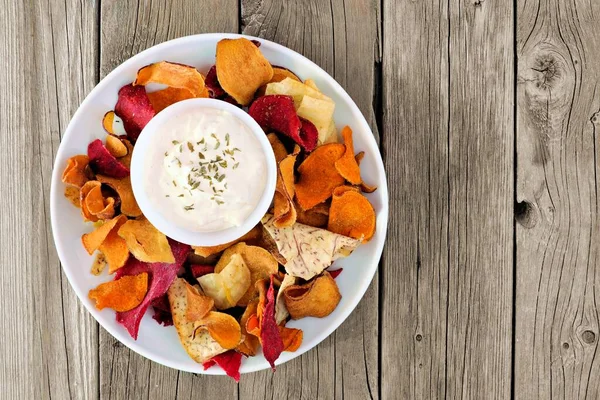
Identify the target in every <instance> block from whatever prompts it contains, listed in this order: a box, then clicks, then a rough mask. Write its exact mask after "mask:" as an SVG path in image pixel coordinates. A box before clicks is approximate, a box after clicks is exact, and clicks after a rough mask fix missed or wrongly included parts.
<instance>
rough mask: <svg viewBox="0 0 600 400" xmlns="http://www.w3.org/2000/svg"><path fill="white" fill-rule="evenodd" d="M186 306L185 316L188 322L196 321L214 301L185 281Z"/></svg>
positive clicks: (210, 308) (209, 308)
mask: <svg viewBox="0 0 600 400" xmlns="http://www.w3.org/2000/svg"><path fill="white" fill-rule="evenodd" d="M185 292H186V299H187V307H186V310H185V317H186V318H187V320H188V321H189V322H195V321H198V320H200V319H202V318H204V317H205V316H206V314H208V312H209V311H210V310H212V309H213V307H214V306H215V302H214V301H213V299H211V298H210V297H208V296H204V295H202V294H200V293H199V292H198V289H196V288H195V287H193V286H192V285H190V284H189V283H187V282H185Z"/></svg>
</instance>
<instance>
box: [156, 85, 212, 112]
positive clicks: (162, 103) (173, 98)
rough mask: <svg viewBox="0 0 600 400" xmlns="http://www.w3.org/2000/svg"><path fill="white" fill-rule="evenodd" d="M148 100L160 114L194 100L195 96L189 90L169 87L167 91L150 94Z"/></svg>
mask: <svg viewBox="0 0 600 400" xmlns="http://www.w3.org/2000/svg"><path fill="white" fill-rule="evenodd" d="M203 97H208V96H203ZM148 98H149V99H150V103H151V104H152V107H153V108H154V111H156V113H157V114H158V113H159V112H161V111H162V110H164V109H165V108H167V107H169V106H170V105H172V104H175V103H177V102H180V101H183V100H187V99H192V98H194V95H193V94H192V92H190V91H189V90H187V89H181V88H175V87H168V88H166V89H162V90H157V91H156V92H150V93H148Z"/></svg>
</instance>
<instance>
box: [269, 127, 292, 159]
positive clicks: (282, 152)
mask: <svg viewBox="0 0 600 400" xmlns="http://www.w3.org/2000/svg"><path fill="white" fill-rule="evenodd" d="M267 139H269V143H271V147H272V148H273V153H274V154H275V161H276V162H277V164H279V163H280V162H281V160H283V159H284V158H286V157H287V155H288V152H287V150H286V149H285V146H284V145H283V143H281V140H279V138H278V137H277V134H275V133H269V134H268V135H267Z"/></svg>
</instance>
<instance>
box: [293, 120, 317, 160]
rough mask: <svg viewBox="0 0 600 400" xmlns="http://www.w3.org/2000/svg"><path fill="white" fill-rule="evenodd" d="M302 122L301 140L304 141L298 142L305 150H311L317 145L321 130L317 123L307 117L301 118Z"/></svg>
mask: <svg viewBox="0 0 600 400" xmlns="http://www.w3.org/2000/svg"><path fill="white" fill-rule="evenodd" d="M300 121H301V122H302V128H301V129H300V140H301V141H302V143H298V142H297V143H298V144H299V145H300V146H301V147H302V148H303V149H304V150H305V151H307V152H311V151H313V150H314V149H315V148H316V147H317V141H318V140H319V131H318V130H317V128H316V127H315V125H314V124H313V123H312V122H310V121H309V120H307V119H304V118H300Z"/></svg>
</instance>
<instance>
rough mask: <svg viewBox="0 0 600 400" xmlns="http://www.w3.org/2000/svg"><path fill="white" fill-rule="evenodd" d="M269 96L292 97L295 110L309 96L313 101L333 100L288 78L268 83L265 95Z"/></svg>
mask: <svg viewBox="0 0 600 400" xmlns="http://www.w3.org/2000/svg"><path fill="white" fill-rule="evenodd" d="M270 94H283V95H286V96H292V98H293V99H294V106H295V107H296V108H298V107H300V103H302V98H303V97H304V96H310V97H312V98H315V99H319V100H325V101H328V102H331V103H333V100H332V99H331V98H330V97H327V96H325V95H324V94H323V93H321V92H320V91H319V90H316V89H314V88H312V87H310V86H308V85H306V84H304V83H302V82H298V81H296V80H294V79H290V78H286V79H284V80H282V81H281V82H273V83H269V84H268V85H267V90H266V91H265V95H270Z"/></svg>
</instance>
